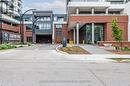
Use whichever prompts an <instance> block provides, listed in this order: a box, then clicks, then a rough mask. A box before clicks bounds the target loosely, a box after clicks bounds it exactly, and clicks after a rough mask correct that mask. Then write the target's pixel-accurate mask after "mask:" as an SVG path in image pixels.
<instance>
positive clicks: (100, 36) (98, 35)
mask: <svg viewBox="0 0 130 86" xmlns="http://www.w3.org/2000/svg"><path fill="white" fill-rule="evenodd" d="M103 40H104V29H103V24H95V26H94V42H95V43H97V42H98V41H103Z"/></svg>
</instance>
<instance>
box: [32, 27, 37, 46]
mask: <svg viewBox="0 0 130 86" xmlns="http://www.w3.org/2000/svg"><path fill="white" fill-rule="evenodd" d="M32 40H33V43H34V44H35V43H36V34H35V28H33V31H32Z"/></svg>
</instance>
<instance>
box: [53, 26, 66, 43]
mask: <svg viewBox="0 0 130 86" xmlns="http://www.w3.org/2000/svg"><path fill="white" fill-rule="evenodd" d="M54 29H55V33H54V35H55V42H56V43H61V41H62V37H66V38H67V39H68V25H67V24H63V25H62V30H61V34H62V36H56V31H57V30H56V25H55V26H54Z"/></svg>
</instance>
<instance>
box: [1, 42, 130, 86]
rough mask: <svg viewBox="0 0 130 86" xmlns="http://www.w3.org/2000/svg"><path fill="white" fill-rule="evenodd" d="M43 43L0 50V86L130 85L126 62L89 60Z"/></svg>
mask: <svg viewBox="0 0 130 86" xmlns="http://www.w3.org/2000/svg"><path fill="white" fill-rule="evenodd" d="M56 46H58V45H51V44H43V45H34V46H31V47H25V48H19V49H14V50H6V51H0V86H130V72H129V71H130V64H129V63H90V62H87V61H78V60H72V59H68V56H67V55H63V54H60V53H57V52H56V51H55V48H56Z"/></svg>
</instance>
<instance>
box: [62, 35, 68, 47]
mask: <svg viewBox="0 0 130 86" xmlns="http://www.w3.org/2000/svg"><path fill="white" fill-rule="evenodd" d="M62 46H63V47H66V46H67V40H66V38H65V37H63V38H62Z"/></svg>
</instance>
